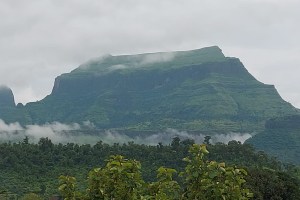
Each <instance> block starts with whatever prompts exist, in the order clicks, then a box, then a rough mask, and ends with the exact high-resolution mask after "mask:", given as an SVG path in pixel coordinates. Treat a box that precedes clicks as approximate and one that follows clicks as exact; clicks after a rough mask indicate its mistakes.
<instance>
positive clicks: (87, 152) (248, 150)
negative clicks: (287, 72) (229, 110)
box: [0, 137, 300, 199]
mask: <svg viewBox="0 0 300 200" xmlns="http://www.w3.org/2000/svg"><path fill="white" fill-rule="evenodd" d="M205 143H206V145H207V150H208V151H209V152H210V153H209V154H207V155H205V156H204V157H205V160H206V161H211V160H215V161H217V162H220V163H221V162H225V163H226V166H228V167H236V168H243V169H245V170H246V172H247V174H248V175H247V176H245V177H244V178H245V180H246V183H245V188H249V189H250V191H251V192H252V193H253V196H254V198H253V199H297V198H300V182H299V174H300V173H299V168H297V167H296V166H293V165H289V164H284V163H281V162H279V161H278V160H276V159H275V158H271V157H268V156H267V155H266V154H265V153H264V152H261V151H259V152H257V151H255V150H254V148H253V147H252V146H251V145H249V144H241V143H239V142H236V141H231V142H229V143H228V144H222V143H217V144H214V145H212V144H209V138H206V140H205ZM193 144H194V141H193V140H180V138H179V137H175V138H173V140H172V142H171V144H170V145H163V144H161V143H159V144H157V145H156V146H148V145H139V144H135V143H133V142H129V143H126V144H118V143H115V144H113V145H108V144H105V143H103V142H102V141H99V142H97V143H96V144H95V145H93V146H91V145H89V144H85V145H78V144H73V143H68V144H53V143H52V141H51V140H50V139H48V138H41V139H40V140H39V142H38V143H37V144H33V143H30V141H29V140H28V138H27V137H26V138H24V140H23V141H22V142H18V143H2V144H0V170H1V171H0V195H1V198H2V197H3V198H4V197H8V198H11V199H14V198H16V197H22V196H24V195H27V196H30V195H34V194H36V195H39V196H40V197H41V198H45V199H48V198H49V197H51V196H55V195H60V193H59V190H58V188H59V185H60V183H59V179H58V177H59V176H60V175H63V176H65V177H68V176H72V177H75V178H76V179H77V182H78V185H77V189H78V191H79V192H80V191H81V192H83V191H85V189H86V184H87V181H86V178H87V176H88V173H89V171H91V170H92V169H94V168H97V167H103V166H105V163H107V161H109V159H111V156H113V155H122V156H124V157H125V158H128V159H131V160H137V161H140V163H141V166H142V167H141V169H140V170H141V177H142V179H143V180H144V181H145V182H149V183H150V182H154V181H157V180H156V176H157V170H158V169H159V168H160V167H165V168H172V169H175V170H176V171H177V172H183V171H184V170H185V168H186V166H187V163H186V162H185V161H183V158H186V157H188V156H189V155H190V154H189V149H190V147H191V146H192V145H193ZM173 178H174V181H177V182H178V184H179V185H182V184H184V180H183V179H182V178H181V177H180V176H179V174H174V177H173ZM31 193H32V194H31ZM35 198H36V197H35Z"/></svg>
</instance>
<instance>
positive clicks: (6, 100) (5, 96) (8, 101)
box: [0, 86, 16, 108]
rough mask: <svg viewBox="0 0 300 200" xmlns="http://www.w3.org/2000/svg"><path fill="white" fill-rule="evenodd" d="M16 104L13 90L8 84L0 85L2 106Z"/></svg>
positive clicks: (0, 104)
mask: <svg viewBox="0 0 300 200" xmlns="http://www.w3.org/2000/svg"><path fill="white" fill-rule="evenodd" d="M15 106H16V104H15V98H14V95H13V92H12V90H11V89H10V88H8V87H7V86H0V108H3V107H15Z"/></svg>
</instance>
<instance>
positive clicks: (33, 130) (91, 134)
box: [0, 119, 251, 145]
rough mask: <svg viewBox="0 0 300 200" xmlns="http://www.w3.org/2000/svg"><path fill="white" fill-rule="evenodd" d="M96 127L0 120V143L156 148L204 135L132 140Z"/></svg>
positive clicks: (173, 133) (226, 137)
mask: <svg viewBox="0 0 300 200" xmlns="http://www.w3.org/2000/svg"><path fill="white" fill-rule="evenodd" d="M94 128H95V126H94V125H93V124H92V123H91V122H89V121H85V122H83V123H82V124H81V125H79V124H77V123H74V124H62V123H59V122H53V123H48V124H44V125H27V126H25V127H22V126H21V125H20V124H19V123H11V124H6V123H5V122H4V121H3V120H1V119H0V141H1V142H7V141H12V142H17V141H21V140H23V139H24V138H25V136H28V137H29V139H30V142H33V143H37V142H38V141H39V139H40V138H42V137H44V138H45V137H48V138H49V139H51V141H52V142H53V143H64V144H65V143H78V144H92V145H93V144H95V143H96V142H98V141H100V140H102V141H103V142H105V143H108V144H113V143H127V142H131V141H134V142H135V143H137V144H146V145H157V144H158V143H160V142H161V143H163V144H166V145H167V144H170V142H171V141H172V139H173V138H174V137H179V138H180V139H181V140H185V139H193V140H195V142H196V143H203V141H204V137H205V136H206V135H204V134H191V133H188V132H186V131H178V130H175V129H167V130H165V131H164V132H159V133H156V134H150V135H146V136H129V135H126V134H121V133H119V132H117V131H113V130H106V131H97V130H96V129H94ZM250 137H251V135H250V134H248V133H228V134H215V135H212V136H211V142H212V143H216V142H222V143H228V142H229V141H231V140H237V141H240V142H242V143H243V142H244V141H245V140H246V139H248V138H250Z"/></svg>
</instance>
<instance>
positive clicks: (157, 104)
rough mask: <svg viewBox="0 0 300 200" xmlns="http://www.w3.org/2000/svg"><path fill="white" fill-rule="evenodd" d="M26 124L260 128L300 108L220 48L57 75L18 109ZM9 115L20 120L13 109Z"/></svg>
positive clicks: (101, 62)
mask: <svg viewBox="0 0 300 200" xmlns="http://www.w3.org/2000/svg"><path fill="white" fill-rule="evenodd" d="M11 112H14V113H17V114H18V116H22V117H19V118H18V119H19V121H20V122H21V123H23V124H31V123H37V124H42V123H46V122H52V121H59V122H64V123H71V122H78V123H81V122H83V121H90V122H92V123H94V124H95V125H96V126H97V127H98V128H100V129H109V128H114V129H119V130H132V131H133V130H135V131H145V130H163V129H165V128H177V129H180V130H189V131H212V130H215V131H242V132H245V131H255V130H260V129H262V128H263V126H264V122H265V121H266V120H267V119H269V118H272V117H277V116H285V115H289V114H297V113H298V111H297V110H296V109H295V108H294V107H293V106H292V105H291V104H289V103H287V102H285V101H284V100H283V99H282V98H281V97H280V95H279V94H278V92H277V91H276V89H275V87H274V86H273V85H266V84H263V83H261V82H259V81H257V80H256V79H255V78H254V77H253V76H252V75H251V74H250V73H249V72H248V71H247V69H246V68H245V67H244V66H243V64H242V63H241V62H240V60H239V59H237V58H231V57H225V56H224V55H223V53H222V51H221V49H220V48H218V47H216V46H214V47H207V48H203V49H197V50H192V51H178V52H161V53H147V54H139V55H121V56H111V55H107V56H103V57H101V58H98V59H93V60H91V61H89V62H87V63H85V64H82V65H81V66H79V67H78V68H77V69H75V70H73V71H72V72H70V73H66V74H62V75H61V76H59V77H57V78H56V80H55V84H54V87H53V90H52V93H51V94H50V95H48V96H47V97H46V98H44V99H43V100H41V101H38V102H34V103H28V104H27V105H26V106H24V107H18V108H15V109H12V110H11ZM7 116H8V114H7V113H1V111H0V117H1V118H4V119H6V121H14V120H16V119H13V118H12V117H11V116H13V115H12V114H11V113H9V116H10V117H9V118H8V117H7Z"/></svg>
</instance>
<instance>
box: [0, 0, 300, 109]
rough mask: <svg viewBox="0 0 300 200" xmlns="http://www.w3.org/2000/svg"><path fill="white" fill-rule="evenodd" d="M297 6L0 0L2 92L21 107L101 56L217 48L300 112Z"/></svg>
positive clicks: (177, 0)
mask: <svg viewBox="0 0 300 200" xmlns="http://www.w3.org/2000/svg"><path fill="white" fill-rule="evenodd" d="M299 8H300V1H299V0H284V1H283V0H226V1H225V0H26V1H22V0H0V84H5V85H7V86H9V87H10V88H12V90H13V92H14V94H15V98H16V102H22V103H26V102H29V101H36V100H40V99H42V98H44V97H45V96H46V95H47V94H50V92H51V89H52V87H53V83H54V79H55V77H56V76H58V75H60V74H62V73H66V72H70V71H71V70H72V69H74V68H76V67H77V66H78V65H80V64H81V63H83V62H85V61H87V60H89V59H91V58H94V57H98V56H101V55H103V54H108V53H109V54H113V55H118V54H132V53H143V52H156V51H174V50H190V49H196V48H202V47H206V46H212V45H217V46H219V47H220V48H221V49H222V50H223V53H224V54H225V55H226V56H231V57H238V58H240V60H241V61H242V62H243V63H244V65H245V66H246V68H247V69H248V70H249V72H250V73H252V74H253V75H254V76H255V77H256V78H257V79H258V80H259V81H262V82H264V83H267V84H273V85H275V87H276V88H277V89H278V91H279V93H280V94H281V96H282V97H283V98H284V99H285V100H286V101H288V102H290V103H292V104H293V105H294V106H296V107H298V108H300V78H299V75H300V55H299V53H300V12H299Z"/></svg>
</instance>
